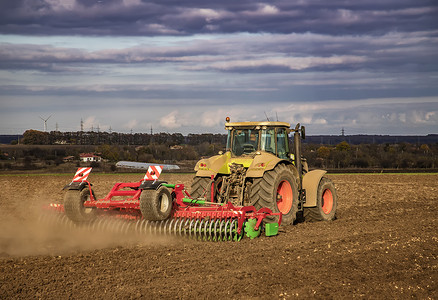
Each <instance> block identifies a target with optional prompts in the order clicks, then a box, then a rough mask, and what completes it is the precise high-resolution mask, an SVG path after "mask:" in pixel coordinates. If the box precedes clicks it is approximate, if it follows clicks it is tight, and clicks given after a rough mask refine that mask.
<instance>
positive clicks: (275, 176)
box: [190, 117, 337, 224]
mask: <svg viewBox="0 0 438 300" xmlns="http://www.w3.org/2000/svg"><path fill="white" fill-rule="evenodd" d="M225 129H226V130H227V131H228V136H227V144H226V149H225V152H223V151H220V152H219V154H218V155H215V156H213V157H210V158H207V159H201V160H200V161H198V162H197V164H196V166H195V171H196V175H195V177H194V179H193V182H192V185H191V192H190V194H191V195H192V197H194V198H197V197H204V198H207V200H208V201H211V202H217V203H228V202H230V203H232V204H233V205H239V206H254V207H255V208H257V209H260V208H263V207H267V208H269V209H270V210H272V212H274V213H279V212H281V213H282V218H283V219H282V222H283V224H292V223H293V222H294V221H295V220H296V219H297V215H298V213H299V212H300V213H301V215H302V216H303V217H304V219H305V220H307V221H323V220H325V221H331V220H334V219H335V218H336V208H337V195H336V190H335V186H334V184H333V182H332V181H331V180H330V179H329V178H327V177H325V176H324V175H325V174H326V171H324V170H311V171H309V167H308V165H307V161H306V159H305V158H303V157H302V155H301V140H302V139H305V127H304V126H300V124H299V123H298V124H297V125H296V127H295V128H291V126H290V124H289V123H285V122H271V121H264V122H230V118H228V117H227V118H226V123H225ZM291 133H293V143H292V141H290V140H289V135H290V134H291ZM291 144H292V145H291ZM212 180H214V184H211V182H212ZM212 198H213V199H212ZM274 218H275V216H274Z"/></svg>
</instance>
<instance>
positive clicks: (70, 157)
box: [62, 155, 75, 162]
mask: <svg viewBox="0 0 438 300" xmlns="http://www.w3.org/2000/svg"><path fill="white" fill-rule="evenodd" d="M62 160H63V161H64V162H72V161H74V160H75V157H74V156H71V155H70V156H66V157H64V158H63V159H62Z"/></svg>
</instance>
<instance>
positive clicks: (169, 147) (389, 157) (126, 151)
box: [0, 130, 438, 169]
mask: <svg viewBox="0 0 438 300" xmlns="http://www.w3.org/2000/svg"><path fill="white" fill-rule="evenodd" d="M304 141H305V140H304ZM21 142H22V143H21V144H20V145H16V146H8V147H6V148H5V147H1V146H0V150H1V151H0V160H1V161H0V163H1V165H0V168H3V169H5V168H6V169H8V168H14V166H21V167H22V168H24V169H29V168H32V167H35V166H36V165H38V164H39V165H40V166H41V165H42V166H46V165H48V166H50V165H59V164H63V163H64V162H65V158H66V157H73V159H74V160H75V161H79V155H80V153H84V152H86V153H96V154H97V155H100V156H101V157H102V158H103V159H104V160H105V161H106V162H108V163H112V164H113V163H115V162H117V161H120V160H128V161H137V162H152V163H180V162H182V161H197V160H198V159H200V158H201V157H209V156H212V155H215V154H217V153H218V152H219V151H223V150H225V143H226V135H224V134H189V135H188V136H183V135H182V134H179V133H174V134H168V133H157V134H152V135H151V134H120V133H111V134H110V133H105V134H104V133H100V135H99V134H97V133H96V132H95V133H93V132H89V133H82V135H81V133H80V132H76V133H62V134H61V133H58V132H50V133H47V132H41V131H36V130H28V131H26V132H25V133H24V137H23V140H22V141H21ZM79 142H81V143H82V142H87V143H88V144H80V143H79ZM94 142H95V143H94ZM75 143H76V144H75ZM302 153H303V156H304V157H305V158H306V159H307V161H308V164H309V166H310V167H311V168H324V169H345V168H352V169H371V168H382V169H413V168H419V169H436V168H438V143H431V144H418V143H404V142H402V143H384V144H359V145H351V144H349V143H348V142H347V141H342V142H340V143H338V144H336V145H327V144H317V143H310V144H303V146H302Z"/></svg>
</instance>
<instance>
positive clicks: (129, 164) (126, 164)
mask: <svg viewBox="0 0 438 300" xmlns="http://www.w3.org/2000/svg"><path fill="white" fill-rule="evenodd" d="M149 166H163V170H179V169H180V167H179V166H178V165H167V164H152V163H141V162H135V161H119V162H118V163H116V167H118V168H129V169H146V170H147V169H148V168H149Z"/></svg>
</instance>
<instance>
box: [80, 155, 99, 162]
mask: <svg viewBox="0 0 438 300" xmlns="http://www.w3.org/2000/svg"><path fill="white" fill-rule="evenodd" d="M79 159H80V160H81V161H83V162H93V161H97V162H98V161H102V157H100V156H99V155H95V154H94V153H81V154H79Z"/></svg>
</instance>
